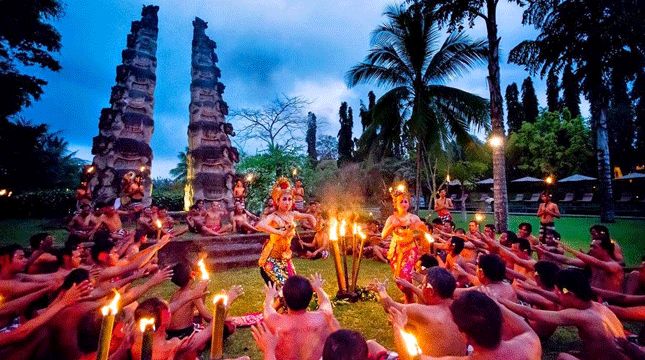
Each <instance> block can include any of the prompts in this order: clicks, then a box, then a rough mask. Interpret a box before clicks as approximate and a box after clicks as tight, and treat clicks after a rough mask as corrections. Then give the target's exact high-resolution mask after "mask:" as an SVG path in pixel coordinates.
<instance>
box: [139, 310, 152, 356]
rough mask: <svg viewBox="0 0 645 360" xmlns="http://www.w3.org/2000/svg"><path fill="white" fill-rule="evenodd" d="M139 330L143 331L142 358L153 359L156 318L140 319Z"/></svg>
mask: <svg viewBox="0 0 645 360" xmlns="http://www.w3.org/2000/svg"><path fill="white" fill-rule="evenodd" d="M139 330H140V331H141V332H142V333H143V339H142V340H141V360H152V345H153V341H154V338H153V336H154V332H155V319H154V318H142V319H140V320H139Z"/></svg>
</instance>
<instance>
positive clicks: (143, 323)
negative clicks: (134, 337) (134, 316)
mask: <svg viewBox="0 0 645 360" xmlns="http://www.w3.org/2000/svg"><path fill="white" fill-rule="evenodd" d="M148 327H152V331H155V330H156V329H155V318H141V319H140V320H139V330H141V332H145V331H146V330H147V329H148Z"/></svg>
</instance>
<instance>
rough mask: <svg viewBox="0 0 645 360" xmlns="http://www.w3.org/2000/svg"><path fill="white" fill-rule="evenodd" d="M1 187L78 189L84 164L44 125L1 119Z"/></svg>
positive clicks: (56, 134)
mask: <svg viewBox="0 0 645 360" xmlns="http://www.w3.org/2000/svg"><path fill="white" fill-rule="evenodd" d="M0 154H2V155H1V156H0V188H7V189H10V190H12V191H13V192H14V194H16V195H18V194H19V193H21V192H24V191H35V190H41V189H42V190H44V189H61V188H75V187H76V186H77V184H78V180H79V176H80V173H81V167H82V165H83V163H84V162H83V161H82V160H80V159H78V158H75V157H74V155H75V153H72V152H70V151H69V150H68V144H67V141H65V140H64V139H63V138H62V137H60V135H59V133H52V132H50V131H49V127H48V126H47V125H45V124H39V125H34V124H31V123H29V122H26V121H18V122H16V123H14V122H10V121H7V120H2V119H0Z"/></svg>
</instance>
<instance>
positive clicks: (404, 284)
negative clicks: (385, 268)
mask: <svg viewBox="0 0 645 360" xmlns="http://www.w3.org/2000/svg"><path fill="white" fill-rule="evenodd" d="M394 281H395V282H396V284H397V285H399V286H402V287H404V288H407V289H414V285H412V283H411V282H409V281H407V280H405V279H403V278H400V277H397V278H396V279H394Z"/></svg>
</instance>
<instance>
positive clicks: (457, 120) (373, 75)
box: [347, 2, 489, 210]
mask: <svg viewBox="0 0 645 360" xmlns="http://www.w3.org/2000/svg"><path fill="white" fill-rule="evenodd" d="M384 15H385V16H386V17H387V23H385V24H383V25H381V26H379V27H378V28H377V29H376V30H375V31H374V32H373V34H372V44H373V45H372V48H371V49H370V50H369V53H368V55H367V56H366V58H365V60H364V62H362V63H360V64H358V65H356V66H354V67H353V68H352V69H351V70H350V71H349V72H348V74H347V80H348V83H349V85H350V86H354V85H357V84H359V83H363V82H370V81H375V82H376V83H377V84H378V85H384V86H389V87H391V89H389V90H388V91H387V92H386V93H385V94H383V96H381V98H380V99H379V100H378V101H377V102H376V105H375V107H374V116H373V119H374V123H373V126H372V127H374V128H378V129H379V131H374V133H376V134H377V136H378V137H380V139H381V140H384V141H383V142H385V143H387V142H388V141H390V139H392V137H398V139H396V140H395V141H400V138H401V137H400V135H399V134H401V135H403V137H404V138H405V140H407V141H409V144H410V145H411V147H414V148H415V153H414V158H415V160H416V194H418V195H420V194H421V181H420V176H421V163H422V162H423V156H424V154H425V153H426V151H425V149H431V148H433V145H434V144H436V143H447V142H449V141H451V140H457V141H459V142H463V143H468V142H472V137H471V136H470V134H469V132H468V131H469V129H470V127H471V126H473V127H475V128H478V129H488V124H489V123H488V119H489V118H488V116H487V113H486V108H487V106H488V103H487V101H486V100H485V99H483V98H481V97H479V96H477V95H474V94H471V93H468V92H466V91H463V90H459V89H456V88H453V87H449V86H446V85H444V83H445V82H446V81H447V80H448V79H450V78H454V77H455V76H459V75H461V74H462V73H463V72H465V71H467V70H469V69H470V68H472V67H473V66H474V65H476V64H478V63H481V62H482V61H483V59H484V58H485V56H486V52H487V46H486V41H485V40H477V41H472V40H471V39H470V38H469V37H468V36H467V35H466V34H464V33H463V32H457V31H454V32H452V33H450V34H449V35H448V37H447V38H446V39H445V41H444V42H443V44H441V45H439V46H437V45H438V44H437V43H436V41H437V39H438V38H439V37H440V36H441V35H440V32H439V28H438V24H437V21H436V18H435V17H434V14H433V13H432V11H428V10H427V9H426V8H425V7H424V6H423V5H422V4H421V3H417V2H414V3H413V4H410V5H409V6H406V5H400V6H389V7H388V8H387V9H386V11H385V13H384ZM393 112H394V113H395V114H393V115H396V116H389V115H390V114H392V113H393ZM390 129H392V130H394V131H389V130H390ZM368 130H369V128H368ZM366 132H367V131H366ZM418 203H419V202H417V210H418Z"/></svg>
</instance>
